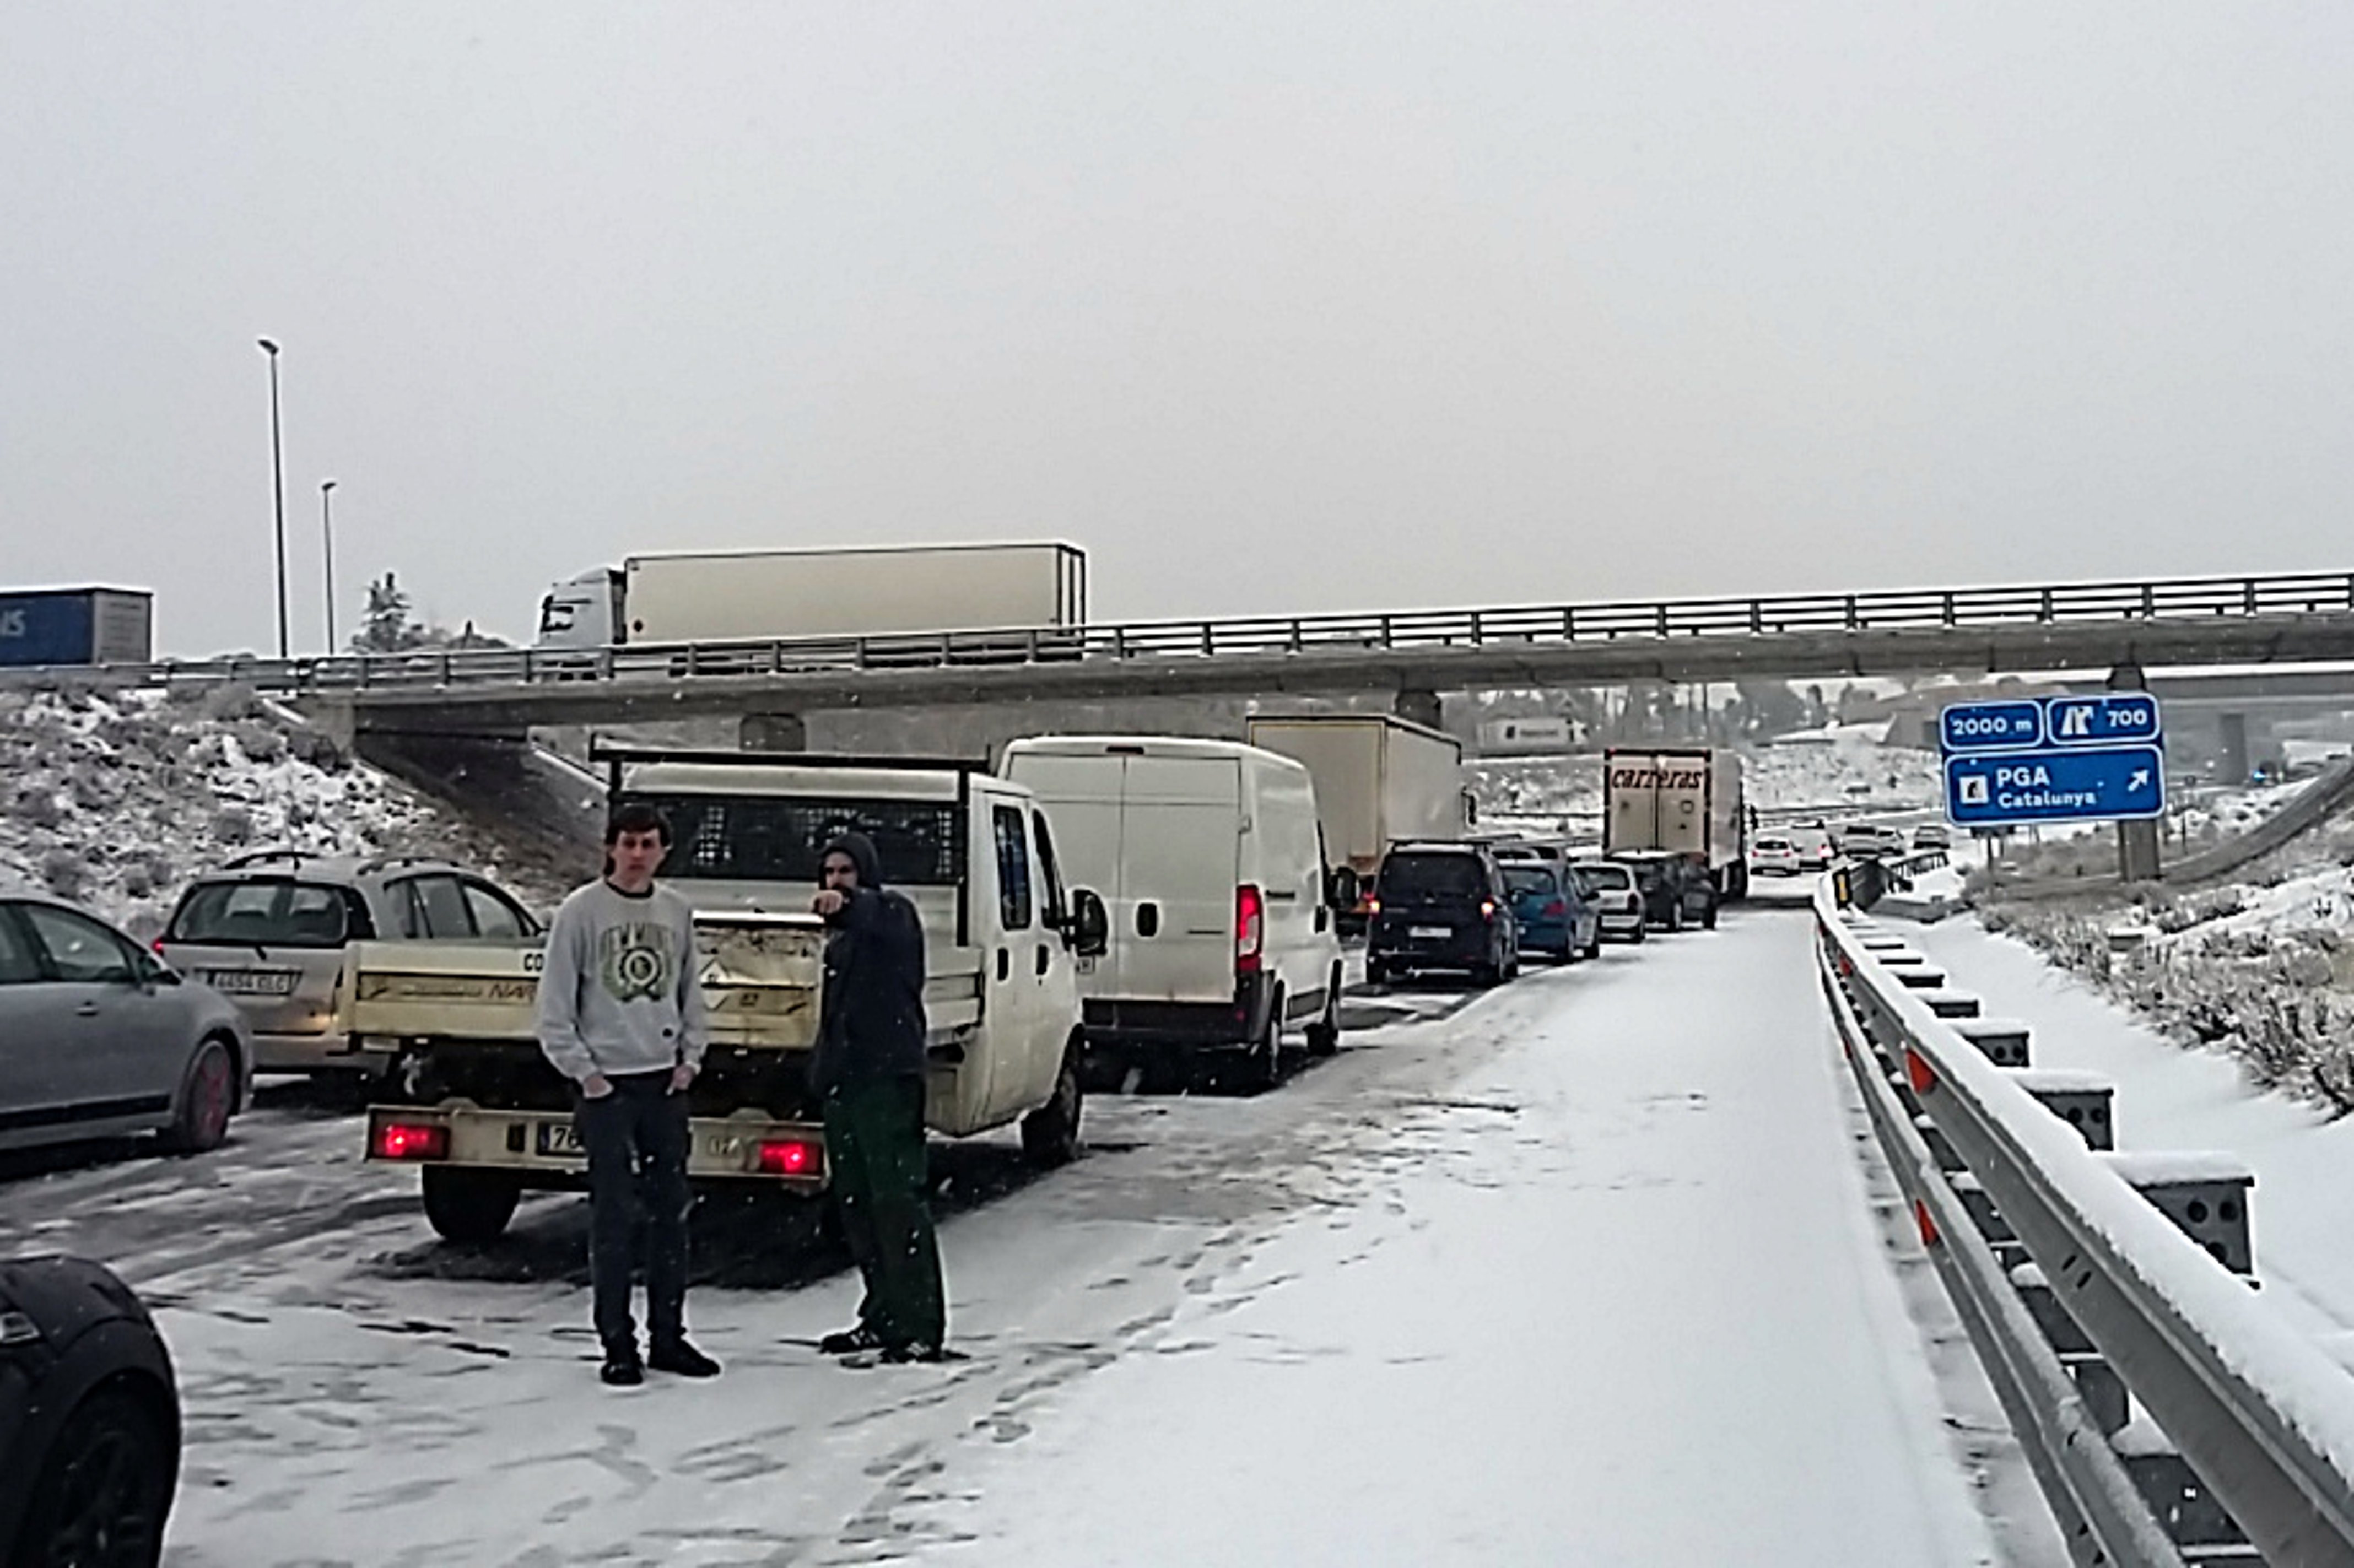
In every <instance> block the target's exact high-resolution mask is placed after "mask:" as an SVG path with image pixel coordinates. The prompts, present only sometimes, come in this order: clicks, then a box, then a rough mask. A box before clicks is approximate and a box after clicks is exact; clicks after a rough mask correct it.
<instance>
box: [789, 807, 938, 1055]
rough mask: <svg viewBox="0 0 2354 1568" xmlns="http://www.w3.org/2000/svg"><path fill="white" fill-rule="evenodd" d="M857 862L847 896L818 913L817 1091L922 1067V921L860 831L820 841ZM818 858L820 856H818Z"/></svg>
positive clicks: (827, 847) (828, 850)
mask: <svg viewBox="0 0 2354 1568" xmlns="http://www.w3.org/2000/svg"><path fill="white" fill-rule="evenodd" d="M825 853H826V854H846V855H848V856H849V857H850V859H851V861H852V863H854V864H855V865H856V866H857V867H858V885H857V887H855V888H854V889H853V890H852V891H851V893H850V895H849V901H848V902H847V903H845V904H844V905H843V906H842V907H841V908H840V909H838V910H836V911H834V913H832V915H829V916H826V921H825V923H826V925H827V926H828V927H831V934H830V935H829V936H828V937H827V938H826V942H825V993H824V998H823V1001H822V1010H823V1011H822V1023H823V1027H822V1030H821V1031H820V1033H819V1036H818V1043H817V1059H816V1061H815V1062H814V1063H812V1064H811V1068H810V1083H811V1087H812V1088H814V1089H815V1090H816V1091H817V1092H818V1093H819V1094H821V1095H822V1094H826V1093H828V1092H830V1091H832V1090H834V1089H838V1088H846V1087H848V1086H852V1085H854V1084H870V1083H876V1082H881V1081H885V1080H887V1079H891V1078H905V1077H915V1078H920V1077H922V1076H923V1073H924V1033H925V1022H924V927H923V923H922V921H920V920H919V919H918V918H917V916H916V906H915V905H913V904H912V903H910V902H908V900H907V896H906V895H904V894H900V893H896V892H894V891H893V890H891V889H889V888H886V887H885V886H884V885H883V860H882V857H881V856H880V855H878V854H876V853H875V843H874V841H873V840H871V839H869V838H868V837H867V836H866V835H865V834H864V833H844V834H843V835H842V836H841V837H840V838H838V839H836V840H834V841H833V842H832V843H830V844H828V845H826V846H825ZM821 863H822V857H821Z"/></svg>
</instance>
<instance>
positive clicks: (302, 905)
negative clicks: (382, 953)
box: [164, 877, 370, 948]
mask: <svg viewBox="0 0 2354 1568" xmlns="http://www.w3.org/2000/svg"><path fill="white" fill-rule="evenodd" d="M356 904H357V901H356V900H355V899H353V898H351V897H349V896H347V895H346V894H345V890H344V889H343V888H341V887H338V886H335V885H333V884H330V883H320V882H296V881H293V880H292V879H287V878H277V877H272V878H268V879H261V880H255V881H238V882H200V883H198V884H196V886H194V887H192V888H190V889H189V890H188V894H187V896H186V897H185V898H183V899H181V900H180V907H179V909H178V910H177V911H176V912H175V913H174V915H173V916H172V924H171V926H170V927H169V928H168V929H166V930H165V932H164V940H165V941H167V942H186V943H191V944H194V945H198V946H212V947H232V948H246V947H271V948H340V947H342V946H343V945H344V944H345V942H346V941H348V940H349V939H351V938H353V937H354V936H361V937H365V936H367V935H369V934H370V933H369V932H368V931H367V930H366V928H365V927H366V912H365V910H364V909H358V908H356V907H355V906H356ZM355 914H357V915H358V916H359V918H358V919H356V920H355V918H354V916H355ZM355 926H358V927H361V928H360V929H358V930H355V929H354V927H355Z"/></svg>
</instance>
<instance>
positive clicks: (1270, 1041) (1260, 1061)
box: [1246, 991, 1283, 1089]
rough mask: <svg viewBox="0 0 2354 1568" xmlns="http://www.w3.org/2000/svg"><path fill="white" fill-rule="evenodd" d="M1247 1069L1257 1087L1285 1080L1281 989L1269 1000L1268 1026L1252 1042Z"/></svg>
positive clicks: (1280, 1082) (1272, 1085)
mask: <svg viewBox="0 0 2354 1568" xmlns="http://www.w3.org/2000/svg"><path fill="white" fill-rule="evenodd" d="M1246 1072H1247V1073H1248V1075H1249V1081H1250V1085H1251V1087H1253V1088H1255V1089H1272V1088H1276V1087H1278V1086H1280V1085H1281V1084H1282V1082H1283V992H1281V991H1277V992H1276V993H1275V995H1274V996H1272V997H1270V998H1269V999H1268V1000H1267V1027H1266V1028H1264V1029H1262V1030H1260V1031H1259V1037H1258V1039H1257V1040H1256V1041H1254V1042H1253V1043H1252V1044H1251V1052H1250V1063H1249V1065H1248V1066H1247V1068H1246Z"/></svg>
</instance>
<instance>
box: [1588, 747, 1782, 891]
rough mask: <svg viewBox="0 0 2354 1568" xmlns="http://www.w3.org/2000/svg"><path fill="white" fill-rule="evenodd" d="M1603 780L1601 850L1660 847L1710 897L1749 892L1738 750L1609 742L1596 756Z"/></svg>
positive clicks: (1625, 851) (1745, 817)
mask: <svg viewBox="0 0 2354 1568" xmlns="http://www.w3.org/2000/svg"><path fill="white" fill-rule="evenodd" d="M1602 780H1603V783H1602V849H1603V853H1606V854H1612V855H1618V854H1631V853H1635V852H1638V851H1642V850H1664V851H1667V852H1668V853H1672V854H1676V855H1679V856H1681V857H1682V858H1683V859H1684V860H1685V861H1686V862H1688V863H1690V865H1691V869H1692V871H1693V872H1695V873H1697V874H1699V877H1698V878H1697V879H1696V880H1704V883H1705V885H1706V887H1707V888H1708V889H1709V890H1710V893H1711V895H1712V898H1713V899H1714V900H1715V901H1716V902H1719V903H1722V902H1729V901H1731V900H1734V899H1737V898H1742V897H1744V896H1746V895H1747V894H1748V892H1749V837H1748V835H1749V812H1748V810H1747V808H1746V805H1745V803H1744V800H1743V799H1742V790H1741V758H1739V757H1738V756H1737V755H1735V754H1734V753H1733V752H1731V751H1726V750H1723V749H1709V748H1704V747H1688V748H1674V747H1611V748H1610V749H1609V750H1607V751H1605V752H1604V753H1603V754H1602Z"/></svg>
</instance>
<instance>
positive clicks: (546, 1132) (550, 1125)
mask: <svg viewBox="0 0 2354 1568" xmlns="http://www.w3.org/2000/svg"><path fill="white" fill-rule="evenodd" d="M537 1139H538V1142H537V1148H538V1150H539V1151H540V1152H541V1153H542V1154H585V1153H587V1152H588V1151H587V1150H584V1149H582V1148H581V1147H580V1132H579V1129H578V1128H575V1127H574V1126H573V1125H572V1124H571V1123H570V1122H568V1121H544V1122H541V1123H540V1124H539V1131H538V1134H537Z"/></svg>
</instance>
